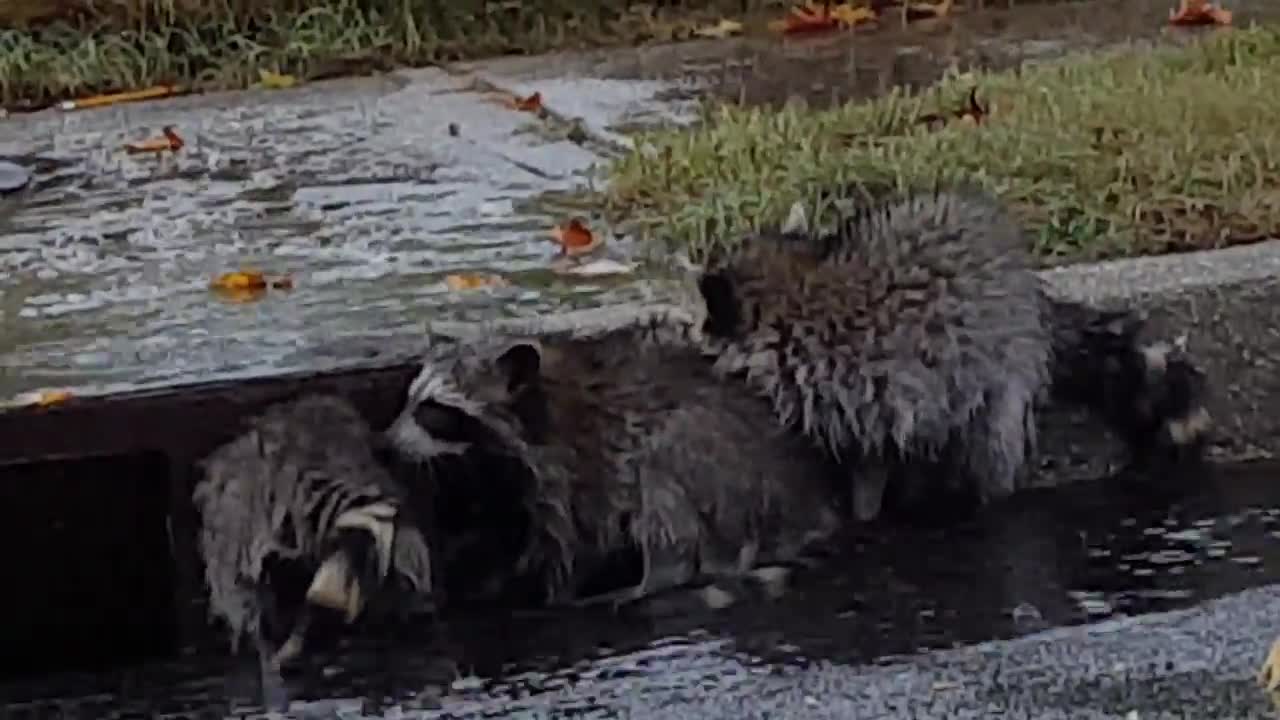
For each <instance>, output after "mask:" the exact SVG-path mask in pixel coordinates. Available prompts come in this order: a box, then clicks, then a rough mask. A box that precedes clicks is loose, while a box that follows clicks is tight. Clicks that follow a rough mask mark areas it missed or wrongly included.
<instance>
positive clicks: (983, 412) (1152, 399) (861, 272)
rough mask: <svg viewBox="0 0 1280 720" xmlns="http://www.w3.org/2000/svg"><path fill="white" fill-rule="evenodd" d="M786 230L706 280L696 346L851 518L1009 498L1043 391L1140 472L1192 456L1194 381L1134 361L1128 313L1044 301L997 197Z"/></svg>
mask: <svg viewBox="0 0 1280 720" xmlns="http://www.w3.org/2000/svg"><path fill="white" fill-rule="evenodd" d="M789 224H790V225H791V227H789V228H784V229H783V230H781V231H771V232H765V233H761V234H759V235H756V236H753V237H749V238H747V239H745V241H744V242H742V243H741V244H740V245H739V246H738V247H736V248H735V249H733V250H732V251H729V252H726V253H722V254H721V255H720V256H719V257H713V259H712V260H711V261H710V262H709V263H708V264H707V267H706V269H705V271H704V272H703V274H702V275H701V276H700V279H699V289H700V291H701V293H702V296H703V299H704V301H705V303H706V309H707V316H706V319H705V323H704V325H703V333H704V336H705V338H704V340H705V343H706V345H707V347H708V350H709V352H710V353H711V354H712V356H713V357H714V358H715V365H716V369H717V371H718V372H719V373H720V374H721V375H724V376H736V377H741V378H745V381H746V383H747V384H748V385H749V386H750V387H751V388H753V389H754V390H755V391H756V392H758V393H760V394H761V395H762V396H764V397H766V398H768V399H769V400H770V401H771V403H772V404H773V408H774V410H775V413H776V416H777V418H778V420H779V421H780V422H781V423H782V424H783V425H785V426H787V427H791V428H796V429H798V430H799V431H800V432H802V433H803V434H805V435H807V436H808V437H810V438H811V439H813V440H814V441H816V442H817V444H819V445H820V446H821V447H823V448H825V449H826V450H827V451H829V452H830V453H831V454H832V455H833V456H834V457H836V458H838V459H839V460H840V461H842V462H843V463H845V464H846V465H848V466H849V467H850V468H854V469H855V470H854V471H853V472H854V474H855V475H856V479H855V480H854V481H853V488H852V490H853V495H854V502H853V505H854V510H855V514H856V515H857V517H859V518H860V519H870V518H872V517H874V516H876V515H877V514H878V513H879V512H880V510H881V507H882V502H889V501H897V502H898V503H908V504H910V503H912V502H913V501H915V500H937V499H939V498H947V502H948V503H952V502H954V501H955V500H957V499H967V500H971V501H973V502H976V503H979V504H981V503H985V502H988V501H990V500H992V499H994V498H998V497H1001V496H1005V495H1007V494H1009V493H1010V492H1012V491H1013V490H1014V489H1015V488H1016V487H1018V486H1019V485H1020V484H1021V483H1022V482H1023V481H1024V480H1025V478H1026V477H1027V474H1028V467H1029V460H1030V459H1031V458H1032V457H1033V454H1034V451H1035V440H1036V437H1035V404H1036V402H1037V401H1038V400H1040V399H1043V398H1045V397H1046V396H1047V394H1048V392H1050V391H1051V392H1053V393H1054V394H1055V395H1057V396H1058V398H1059V399H1062V400H1067V401H1071V402H1077V403H1083V404H1085V405H1087V406H1089V407H1091V408H1093V409H1094V410H1095V411H1097V412H1098V414H1099V415H1100V416H1101V417H1102V419H1103V420H1104V421H1105V422H1106V423H1108V424H1109V425H1110V426H1111V427H1112V428H1113V429H1114V430H1115V431H1117V432H1118V433H1119V434H1120V435H1122V436H1123V437H1124V438H1125V440H1127V441H1128V443H1129V446H1130V447H1131V448H1132V450H1133V451H1134V454H1135V456H1136V457H1140V458H1142V459H1143V460H1151V459H1160V458H1178V459H1182V458H1186V457H1197V456H1198V454H1199V450H1200V447H1201V444H1202V441H1203V439H1204V437H1205V435H1206V433H1207V431H1208V426H1209V416H1208V413H1207V412H1206V410H1205V408H1204V405H1203V395H1204V392H1205V381H1204V377H1203V374H1202V373H1201V372H1200V371H1199V370H1198V369H1197V368H1195V367H1194V366H1193V365H1192V364H1191V363H1190V362H1189V361H1188V360H1187V359H1186V358H1185V357H1183V356H1182V355H1181V354H1180V353H1179V352H1178V351H1176V350H1175V348H1173V347H1172V346H1171V345H1168V344H1151V345H1145V344H1143V343H1142V342H1141V341H1140V340H1139V333H1140V331H1141V330H1142V328H1143V324H1144V323H1143V321H1142V319H1141V318H1139V317H1137V316H1136V315H1135V314H1133V313H1131V312H1129V311H1124V310H1119V311H1108V310H1101V309H1098V308H1093V307H1089V306H1087V305H1084V304H1081V303H1076V302H1070V301H1066V300H1061V299H1055V298H1052V297H1050V296H1049V295H1048V294H1047V293H1046V290H1045V288H1044V286H1043V284H1042V281H1041V280H1040V278H1039V277H1038V276H1037V275H1036V274H1035V273H1034V272H1033V268H1032V261H1031V257H1030V254H1029V247H1030V242H1029V240H1028V239H1027V238H1026V237H1025V236H1024V234H1023V232H1022V230H1021V229H1020V228H1019V227H1018V225H1017V224H1016V223H1015V222H1014V221H1013V220H1012V218H1011V217H1010V216H1009V215H1008V214H1007V213H1006V212H1005V210H1004V209H1003V208H1002V207H1001V206H1000V205H999V204H998V203H997V202H996V201H995V200H994V199H993V198H991V197H989V196H987V195H985V194H981V193H979V192H976V191H974V190H971V189H964V188H962V189H956V190H950V191H935V192H931V193H922V194H915V195H909V196H906V197H899V198H894V199H889V200H886V201H882V202H880V203H878V204H873V205H868V206H865V207H863V208H862V209H860V210H858V211H856V212H854V213H852V214H850V215H849V216H847V217H846V218H844V219H843V220H842V221H841V223H840V224H839V225H838V227H837V229H836V231H835V232H833V233H830V234H824V235H819V234H818V233H812V234H811V233H810V232H809V231H808V228H807V227H805V225H807V223H806V222H805V221H804V219H803V216H801V217H799V218H798V219H797V218H796V217H795V216H794V214H793V218H792V219H791V220H790V221H789ZM913 506H914V505H913Z"/></svg>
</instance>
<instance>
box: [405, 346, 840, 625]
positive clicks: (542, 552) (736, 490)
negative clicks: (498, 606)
mask: <svg viewBox="0 0 1280 720" xmlns="http://www.w3.org/2000/svg"><path fill="white" fill-rule="evenodd" d="M669 329H670V328H662V327H659V326H658V325H657V324H649V325H642V324H637V325H634V326H632V327H629V328H623V329H619V330H615V331H610V332H607V333H603V334H599V335H596V336H594V337H582V336H579V337H572V336H569V335H567V334H565V335H561V336H559V337H553V336H543V337H541V338H540V339H536V340H535V339H525V338H508V339H491V340H488V341H483V342H480V343H471V342H468V343H465V344H463V343H459V344H457V345H454V346H452V347H451V348H449V349H447V350H443V351H437V352H434V353H433V357H432V359H430V360H428V361H427V362H426V363H425V364H424V367H423V370H422V372H421V374H420V375H419V376H418V377H417V379H416V380H415V381H414V382H413V384H412V386H411V388H410V391H409V400H408V403H407V404H406V407H405V409H404V410H403V412H402V413H401V415H400V417H399V419H398V420H397V421H396V422H395V423H394V424H393V425H392V427H391V428H390V430H389V431H388V434H389V437H390V438H391V440H392V442H393V443H394V444H395V445H396V446H397V447H398V448H399V449H400V450H401V452H402V453H404V454H406V455H409V456H412V457H415V458H418V459H419V460H421V461H423V462H424V463H425V464H426V465H428V466H430V467H432V468H434V474H435V476H436V477H437V478H438V484H439V485H440V486H441V487H447V486H450V485H452V486H454V487H455V488H457V487H464V488H467V489H469V492H470V495H471V498H472V500H471V501H466V500H464V499H463V498H461V497H459V496H455V497H454V498H453V500H452V501H450V500H447V499H441V500H440V501H439V507H440V508H441V511H440V514H441V516H442V517H443V516H448V515H452V514H454V510H453V507H458V508H459V509H458V511H459V512H462V513H466V512H467V509H466V507H465V506H466V505H468V504H475V503H476V502H478V503H479V504H480V505H479V507H478V508H477V509H476V510H474V511H473V512H472V517H470V518H469V519H467V520H466V521H465V522H467V523H469V524H472V525H473V526H476V525H478V526H485V525H486V524H487V526H488V527H491V528H495V530H496V528H499V527H505V528H508V529H512V528H516V527H517V526H516V524H514V523H512V522H511V521H510V519H509V517H510V516H507V518H508V519H502V520H499V519H497V518H498V517H499V516H498V513H499V512H500V511H499V507H500V506H501V505H502V502H503V497H504V496H510V495H516V496H518V497H519V500H518V502H517V503H516V504H517V506H518V508H519V509H518V511H517V513H516V514H518V515H520V516H522V517H523V518H524V525H523V526H522V527H519V528H518V529H517V530H515V532H517V533H519V534H517V535H509V536H508V538H509V540H508V541H507V542H506V547H507V549H508V552H509V554H508V555H507V558H508V561H507V563H506V567H507V568H508V569H509V572H506V573H501V572H500V573H498V574H497V575H495V576H493V577H494V578H496V580H495V583H496V584H498V585H505V586H508V587H510V586H514V585H517V584H518V583H519V579H521V578H532V579H534V580H535V581H536V583H537V585H538V587H537V588H535V589H536V590H537V591H538V594H537V595H536V596H535V598H534V601H535V602H538V603H543V602H545V603H550V604H553V605H554V604H562V603H563V604H579V605H581V604H592V603H595V602H597V601H602V600H604V601H611V602H613V603H614V605H615V607H616V606H618V605H622V604H626V603H629V602H630V601H633V600H638V599H641V598H648V597H652V596H654V595H656V594H658V593H661V592H662V591H664V590H670V589H675V588H680V587H688V588H691V587H693V586H694V585H697V584H699V583H702V582H703V581H707V582H708V583H709V584H707V585H705V586H704V587H703V594H702V598H703V600H705V601H706V602H707V604H709V605H712V606H719V605H722V604H723V603H727V602H732V597H731V596H728V594H727V593H726V592H725V591H724V588H725V585H726V584H730V585H731V584H733V583H734V582H736V581H737V580H746V579H754V580H759V581H762V582H764V583H765V584H766V587H769V586H772V587H770V589H777V587H778V585H777V584H776V583H775V582H774V581H781V579H782V578H783V577H785V572H786V568H785V567H784V566H786V565H789V564H791V563H793V562H800V563H803V562H804V561H805V560H806V559H807V558H808V557H809V556H808V554H807V551H809V550H811V549H814V548H818V547H820V543H821V541H822V540H823V539H825V538H827V537H829V536H831V535H832V534H833V533H834V532H835V531H836V530H837V528H838V526H839V524H840V517H841V516H842V515H843V513H842V512H841V511H839V510H838V508H837V505H836V498H837V496H838V493H837V489H838V488H839V487H840V484H841V483H840V480H839V476H838V475H837V474H835V471H836V468H835V466H834V465H833V464H831V463H830V462H829V461H828V460H827V459H826V458H825V457H824V456H823V454H822V453H821V452H818V451H816V450H815V449H814V448H812V447H811V446H810V445H809V444H808V443H807V441H805V440H804V439H803V438H800V437H798V436H795V435H793V434H791V433H787V432H785V431H784V430H783V429H782V428H780V427H778V426H777V424H776V423H775V422H774V421H773V417H772V414H771V411H770V408H769V406H768V403H767V402H764V401H763V400H761V399H760V398H757V397H754V396H752V395H751V394H750V393H747V392H743V391H742V389H740V388H739V387H737V386H736V384H734V383H729V382H724V381H721V380H718V379H717V378H716V377H715V376H714V375H713V374H712V372H711V367H710V364H709V363H707V362H706V360H705V359H704V358H703V357H702V356H701V354H700V352H699V349H698V348H697V347H695V346H694V345H692V344H689V343H687V342H686V343H683V344H682V343H680V342H676V341H674V340H669V339H662V338H661V337H660V336H662V335H664V334H665V333H666V332H667V330H669ZM677 335H678V333H677ZM494 458H499V459H500V460H501V462H499V463H498V465H497V466H501V467H503V468H505V470H503V471H502V472H497V473H495V472H492V471H490V472H487V473H486V472H476V471H474V468H482V467H484V468H489V469H490V470H492V468H493V467H495V465H494V463H493V462H492V461H493V459H494ZM468 468H472V469H473V470H470V471H469V470H468ZM503 473H505V474H506V477H505V480H504V479H503V478H501V477H500V476H501V475H502V474H503ZM513 477H514V478H515V482H514V484H513V483H512V482H511V479H512V478H513ZM451 502H452V503H453V505H452V506H451V504H450V503H451ZM486 514H488V518H489V519H488V522H487V523H486V518H485V515H486ZM510 540H514V541H515V542H511V541H510ZM632 552H634V553H635V554H636V557H637V558H638V563H637V564H639V565H640V566H641V568H642V569H641V570H640V571H639V572H638V573H637V574H638V575H639V579H638V582H636V583H635V584H634V585H628V586H624V587H623V589H622V590H619V591H616V592H600V593H599V594H595V590H596V589H602V588H591V585H593V584H597V583H593V579H599V578H601V577H602V576H607V575H609V574H610V570H609V568H610V567H611V566H613V565H615V564H616V563H618V562H620V561H622V560H624V559H625V558H626V557H627V556H628V554H629V553H632ZM500 558H501V554H490V555H489V556H487V557H484V558H478V557H477V558H473V559H472V561H470V562H468V563H463V564H466V565H470V566H471V567H472V569H475V567H476V566H478V565H481V564H486V563H487V564H488V565H489V567H495V568H496V567H499V566H501V565H502V563H501V561H500ZM454 564H459V563H458V562H457V561H454ZM445 572H446V574H448V571H447V570H446V571H445ZM632 580H634V578H632ZM721 581H723V582H721ZM619 584H620V583H619ZM615 587H616V585H615ZM588 596H590V597H588Z"/></svg>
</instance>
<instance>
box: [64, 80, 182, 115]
mask: <svg viewBox="0 0 1280 720" xmlns="http://www.w3.org/2000/svg"><path fill="white" fill-rule="evenodd" d="M179 92H181V90H179V89H178V88H177V87H175V86H173V85H157V86H156V87H150V88H146V89H143V90H131V91H129V92H122V93H111V94H110V95H93V96H91V97H87V98H81V99H79V100H68V101H66V102H64V103H62V105H61V107H62V109H63V110H82V109H84V108H93V107H103V106H106V105H115V104H116V103H123V102H135V101H137V100H151V99H154V98H162V97H169V96H171V95H177V94H178V93H179Z"/></svg>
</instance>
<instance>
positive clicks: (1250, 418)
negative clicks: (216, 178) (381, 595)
mask: <svg viewBox="0 0 1280 720" xmlns="http://www.w3.org/2000/svg"><path fill="white" fill-rule="evenodd" d="M1041 276H1042V277H1043V278H1044V279H1045V280H1046V282H1048V283H1049V285H1050V287H1051V288H1052V290H1053V291H1054V292H1055V293H1057V294H1059V295H1061V296H1064V297H1069V298H1072V299H1077V300H1082V301H1086V302H1089V303H1091V304H1097V305H1102V306H1107V307H1118V306H1128V307H1135V308H1136V309H1138V310H1139V312H1141V313H1143V314H1144V315H1146V316H1147V318H1148V321H1149V326H1148V328H1147V332H1146V336H1147V339H1149V340H1156V339H1166V340H1178V341H1183V340H1185V343H1186V347H1187V350H1188V352H1189V353H1190V354H1191V355H1192V357H1193V358H1194V359H1195V361H1196V362H1197V364H1199V365H1200V366H1201V367H1202V368H1203V369H1204V370H1205V372H1206V373H1207V375H1208V380H1209V384H1210V392H1211V397H1210V399H1209V410H1210V413H1211V414H1212V416H1213V418H1214V431H1213V442H1212V443H1211V446H1210V450H1209V455H1210V458H1211V459H1213V460H1215V461H1218V462H1235V461H1244V460H1257V459H1266V458H1272V457H1275V456H1276V455H1277V454H1278V453H1280V413H1277V412H1275V408H1276V407H1278V406H1280V372H1276V365H1277V363H1278V362H1280V360H1277V359H1274V358H1280V330H1278V329H1277V328H1280V240H1272V241H1267V242H1263V243H1258V244H1255V245H1248V246H1241V247H1233V248H1227V249H1222V250H1211V251H1202V252H1195V253H1185V254H1178V255H1165V256H1157V257H1143V258H1134V259H1125V260H1115V261H1108V262H1104V263H1095V264H1085V265H1073V266H1067V267H1062V268H1055V269H1052V270H1046V271H1043V272H1042V273H1041ZM678 285H679V284H678V283H677V286H678ZM674 294H675V293H673V297H672V298H670V302H669V303H655V304H652V305H646V306H643V307H607V308H599V309H592V310H582V311H574V312H569V313H564V314H561V315H557V316H554V317H543V318H531V319H516V320H506V321H494V322H492V323H486V324H483V325H468V324H461V323H437V324H434V325H432V326H431V327H432V330H434V331H437V332H442V333H444V334H447V335H459V336H464V337H465V336H467V335H473V334H475V333H486V332H493V331H501V332H509V333H529V334H540V333H548V332H564V331H573V332H581V333H592V332H599V331H604V330H608V329H611V328H615V327H618V326H620V325H623V324H626V323H629V322H633V321H636V320H641V319H645V318H652V317H655V316H661V315H666V316H668V317H676V318H687V319H692V315H691V314H690V310H689V306H688V305H687V304H686V303H684V302H681V300H682V298H679V297H674ZM1040 434H1041V449H1042V455H1041V458H1040V462H1041V472H1040V473H1039V475H1038V477H1037V479H1036V482H1035V484H1037V485H1040V484H1058V483H1060V482H1064V481H1068V480H1074V479H1082V478H1086V477H1092V478H1096V477H1101V476H1105V475H1109V474H1111V473H1113V472H1115V471H1116V470H1117V469H1119V467H1120V466H1121V465H1122V464H1123V463H1124V462H1125V459H1126V452H1125V450H1124V448H1123V446H1122V445H1121V444H1120V443H1119V442H1118V441H1116V440H1115V439H1114V438H1112V437H1110V435H1109V434H1108V433H1106V432H1104V431H1102V430H1101V428H1100V426H1099V425H1098V423H1097V421H1096V419H1095V418H1094V417H1093V416H1092V415H1091V414H1089V413H1088V412H1084V411H1080V410H1077V409H1068V408H1059V407H1052V406H1050V407H1047V408H1045V411H1044V412H1043V413H1042V415H1041V421H1040Z"/></svg>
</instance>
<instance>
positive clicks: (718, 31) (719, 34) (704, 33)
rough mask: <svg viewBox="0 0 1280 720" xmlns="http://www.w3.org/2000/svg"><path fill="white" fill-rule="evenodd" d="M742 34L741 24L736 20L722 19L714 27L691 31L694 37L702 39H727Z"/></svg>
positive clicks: (709, 26)
mask: <svg viewBox="0 0 1280 720" xmlns="http://www.w3.org/2000/svg"><path fill="white" fill-rule="evenodd" d="M741 32H742V23H740V22H738V21H737V20H729V19H723V20H721V21H720V22H718V23H716V24H715V25H708V26H707V27H701V28H698V29H697V30H694V31H693V34H694V35H697V36H698V37H704V38H727V37H729V36H730V35H738V34H740V33H741Z"/></svg>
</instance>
